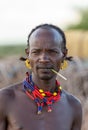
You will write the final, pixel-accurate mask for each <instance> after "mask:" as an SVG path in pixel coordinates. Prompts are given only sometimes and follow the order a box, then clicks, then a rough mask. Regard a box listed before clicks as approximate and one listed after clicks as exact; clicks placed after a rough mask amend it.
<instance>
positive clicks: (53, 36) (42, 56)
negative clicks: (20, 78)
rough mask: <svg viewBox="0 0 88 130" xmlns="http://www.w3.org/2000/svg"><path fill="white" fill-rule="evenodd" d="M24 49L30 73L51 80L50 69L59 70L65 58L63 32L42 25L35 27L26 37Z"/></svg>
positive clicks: (53, 27)
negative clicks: (30, 68) (26, 46)
mask: <svg viewBox="0 0 88 130" xmlns="http://www.w3.org/2000/svg"><path fill="white" fill-rule="evenodd" d="M27 42H28V48H27V49H26V52H27V55H28V58H29V60H30V64H31V67H32V72H33V74H35V75H36V76H38V77H39V78H41V79H47V80H48V79H51V78H52V77H53V76H54V74H53V72H52V71H51V69H55V70H56V71H59V70H60V66H61V63H62V62H63V60H64V59H65V57H66V54H67V49H66V39H65V35H64V33H63V31H62V30H61V29H60V28H58V27H57V26H54V25H51V24H43V25H39V26H37V27H36V28H35V29H33V30H32V31H31V33H30V34H29V36H28V41H27Z"/></svg>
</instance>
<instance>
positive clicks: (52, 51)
mask: <svg viewBox="0 0 88 130" xmlns="http://www.w3.org/2000/svg"><path fill="white" fill-rule="evenodd" d="M49 53H51V54H59V52H58V51H56V50H49Z"/></svg>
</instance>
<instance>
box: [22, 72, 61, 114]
mask: <svg viewBox="0 0 88 130" xmlns="http://www.w3.org/2000/svg"><path fill="white" fill-rule="evenodd" d="M23 85H24V91H25V93H26V95H27V96H28V97H29V98H31V99H32V100H34V101H35V103H36V104H37V107H38V111H37V113H38V114H41V112H42V108H43V107H44V105H47V107H48V112H51V111H52V104H53V103H54V102H57V101H59V100H60V97H61V93H62V88H61V86H60V83H59V82H57V80H56V86H58V87H57V88H56V89H55V91H54V92H50V91H43V90H42V89H39V88H38V87H37V86H36V85H34V82H33V81H32V75H29V73H28V72H26V79H25V80H24V82H23Z"/></svg>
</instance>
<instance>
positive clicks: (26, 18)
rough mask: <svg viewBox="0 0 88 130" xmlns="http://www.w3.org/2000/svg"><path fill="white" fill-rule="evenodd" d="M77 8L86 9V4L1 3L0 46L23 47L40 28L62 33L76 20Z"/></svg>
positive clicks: (76, 0) (74, 0)
mask: <svg viewBox="0 0 88 130" xmlns="http://www.w3.org/2000/svg"><path fill="white" fill-rule="evenodd" d="M77 7H82V8H86V7H88V0H0V45H1V44H16V43H18V41H19V43H21V42H24V43H26V40H27V36H28V34H29V33H30V31H31V29H33V28H34V27H35V26H37V25H39V24H43V23H50V24H55V25H58V26H59V27H61V28H62V29H64V28H65V27H66V26H67V25H68V24H70V23H75V22H77V21H78V20H79V16H78V14H77V10H76V9H77Z"/></svg>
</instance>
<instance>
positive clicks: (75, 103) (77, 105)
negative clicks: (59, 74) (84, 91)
mask: <svg viewBox="0 0 88 130" xmlns="http://www.w3.org/2000/svg"><path fill="white" fill-rule="evenodd" d="M63 93H64V94H65V95H66V99H67V101H68V102H69V104H70V105H71V107H72V108H73V109H74V110H76V111H77V110H78V111H79V110H80V111H81V110H82V104H81V101H80V100H79V99H78V98H77V97H76V96H74V95H72V94H71V93H69V92H67V91H65V90H64V91H63Z"/></svg>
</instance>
